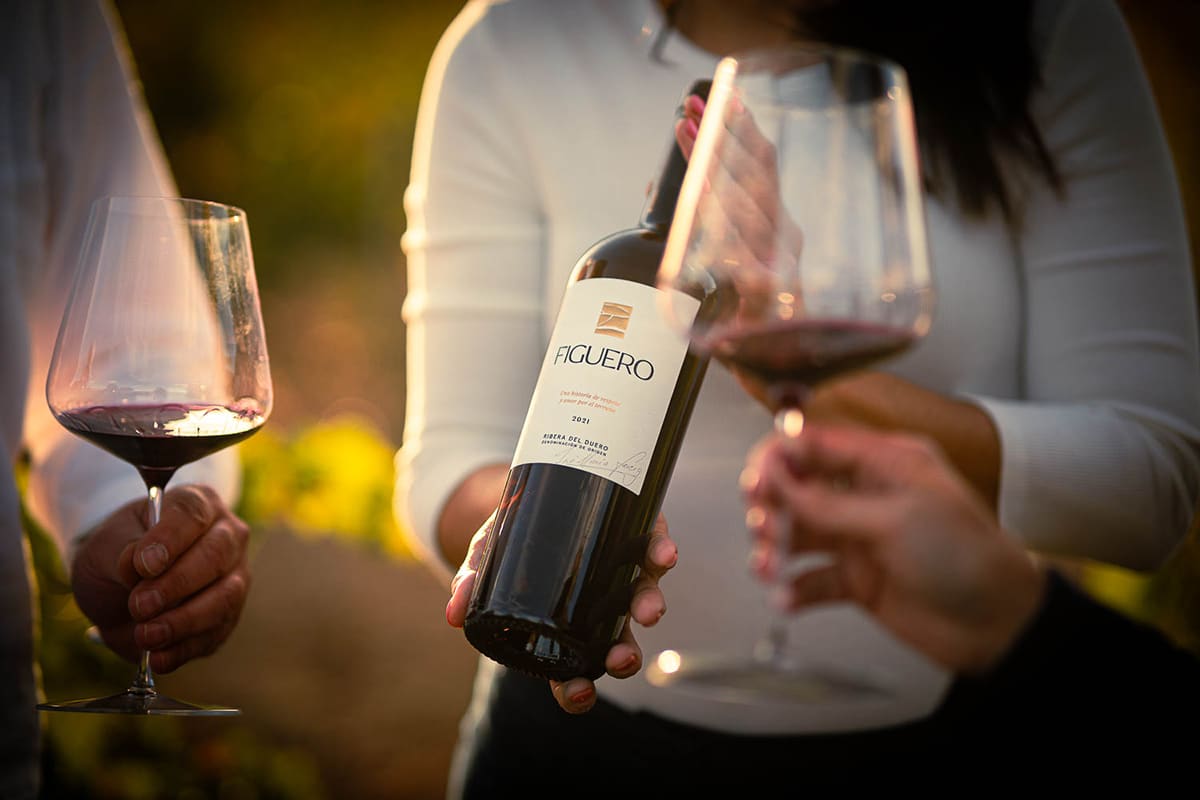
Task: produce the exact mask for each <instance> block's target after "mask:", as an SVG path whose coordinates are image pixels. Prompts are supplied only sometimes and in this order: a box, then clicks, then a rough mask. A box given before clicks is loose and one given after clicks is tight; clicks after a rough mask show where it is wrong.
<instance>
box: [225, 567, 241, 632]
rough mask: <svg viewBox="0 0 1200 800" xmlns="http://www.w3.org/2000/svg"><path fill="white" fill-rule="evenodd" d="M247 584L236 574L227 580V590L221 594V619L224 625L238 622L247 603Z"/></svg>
mask: <svg viewBox="0 0 1200 800" xmlns="http://www.w3.org/2000/svg"><path fill="white" fill-rule="evenodd" d="M246 588H247V587H246V582H245V580H244V579H243V578H242V576H241V575H239V574H237V573H234V574H233V575H230V576H229V577H228V578H227V579H226V590H225V591H224V592H222V593H221V619H222V622H224V623H233V622H236V621H237V619H238V617H240V616H241V614H242V607H243V606H244V605H245V603H246Z"/></svg>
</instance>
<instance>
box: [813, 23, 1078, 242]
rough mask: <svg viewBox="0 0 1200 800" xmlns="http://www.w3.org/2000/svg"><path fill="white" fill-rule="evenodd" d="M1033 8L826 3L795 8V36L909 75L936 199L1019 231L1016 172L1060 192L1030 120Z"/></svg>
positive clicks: (1034, 71) (1037, 73) (1034, 73)
mask: <svg viewBox="0 0 1200 800" xmlns="http://www.w3.org/2000/svg"><path fill="white" fill-rule="evenodd" d="M1033 5H1034V0H994V1H993V2H986V3H970V2H963V1H962V0H912V1H910V2H904V0H823V1H822V2H811V0H809V2H806V3H798V4H797V8H796V10H795V18H796V21H797V22H796V25H797V30H796V33H797V34H798V35H801V36H803V35H810V36H814V37H816V38H820V39H822V40H825V41H829V42H834V43H837V44H843V45H846V46H851V47H859V48H862V49H864V50H868V51H871V52H875V53H878V54H879V55H881V56H884V57H886V58H890V59H892V60H893V61H895V62H896V63H898V64H900V65H901V66H902V67H904V69H905V70H906V71H907V72H908V77H909V82H910V84H911V88H912V93H913V105H914V108H915V112H916V117H917V133H918V137H919V138H920V141H921V142H922V148H923V150H924V162H925V173H926V175H925V177H926V182H927V184H928V188H929V190H930V191H931V193H933V194H937V195H946V194H947V193H950V194H951V195H952V196H953V198H954V199H955V200H956V201H957V203H958V205H959V206H960V207H961V208H962V210H963V211H965V212H966V213H968V214H970V215H972V216H977V217H982V216H985V215H986V214H987V213H988V212H989V210H991V209H992V208H993V207H994V208H996V209H999V211H1000V212H1001V213H1002V214H1003V215H1004V217H1005V219H1006V220H1008V221H1009V222H1010V223H1016V222H1018V221H1019V220H1018V219H1017V216H1018V210H1017V198H1016V197H1015V191H1016V187H1015V186H1014V185H1013V181H1012V175H1011V173H1008V175H1006V172H1007V170H1006V167H1005V163H1004V162H1005V161H1006V160H1009V161H1012V162H1015V163H1016V164H1019V165H1022V166H1024V167H1026V168H1028V169H1029V170H1031V171H1032V172H1033V174H1034V175H1036V176H1040V177H1041V178H1042V179H1044V180H1045V181H1046V182H1047V183H1048V184H1049V185H1050V186H1052V187H1053V188H1054V189H1055V190H1056V191H1061V189H1062V180H1061V177H1060V175H1059V172H1058V168H1057V166H1056V165H1055V163H1054V159H1053V157H1052V156H1051V154H1050V151H1049V150H1047V149H1046V144H1045V142H1044V141H1043V139H1042V135H1041V132H1040V131H1039V130H1038V128H1037V125H1036V123H1035V122H1034V120H1033V117H1032V115H1031V114H1030V100H1031V98H1032V96H1033V93H1034V91H1035V90H1036V89H1037V87H1038V86H1039V85H1040V83H1041V64H1040V61H1039V54H1038V52H1037V50H1036V48H1035V46H1034V38H1033V37H1034V32H1033Z"/></svg>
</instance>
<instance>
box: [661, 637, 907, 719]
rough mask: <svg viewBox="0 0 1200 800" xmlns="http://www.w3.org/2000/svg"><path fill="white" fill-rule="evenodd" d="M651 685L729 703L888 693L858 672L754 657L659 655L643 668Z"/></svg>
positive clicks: (822, 700)
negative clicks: (843, 671) (853, 672)
mask: <svg viewBox="0 0 1200 800" xmlns="http://www.w3.org/2000/svg"><path fill="white" fill-rule="evenodd" d="M646 679H647V680H648V681H649V682H650V683H651V684H653V685H655V686H661V687H668V686H669V687H672V688H675V689H679V690H681V691H687V692H693V693H697V694H703V695H705V696H707V697H716V698H719V699H720V700H722V701H725V702H730V703H739V704H748V705H768V704H778V703H790V704H797V705H823V704H830V703H845V702H855V701H872V700H874V701H878V700H881V699H883V698H886V697H887V696H888V695H889V692H888V691H887V690H886V689H885V688H883V687H882V686H880V685H878V684H877V683H875V682H873V681H871V680H869V679H867V678H865V677H861V676H855V675H850V674H845V673H839V672H837V671H835V670H833V669H831V668H825V667H819V666H815V665H803V666H802V665H797V664H791V663H788V662H785V661H778V660H762V659H757V658H744V659H731V658H728V657H723V656H707V657H706V656H701V655H683V654H680V653H677V652H675V651H673V650H668V651H665V652H663V653H660V654H659V656H658V658H656V659H654V660H653V661H651V663H650V664H649V666H647V668H646Z"/></svg>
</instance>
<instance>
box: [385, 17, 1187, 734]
mask: <svg viewBox="0 0 1200 800" xmlns="http://www.w3.org/2000/svg"><path fill="white" fill-rule="evenodd" d="M1037 20H1038V41H1039V42H1040V43H1041V50H1042V64H1043V71H1044V75H1043V77H1044V86H1043V87H1042V88H1041V89H1040V90H1039V91H1038V92H1037V93H1036V97H1035V101H1034V107H1033V113H1034V117H1035V119H1036V121H1037V123H1038V125H1039V126H1040V128H1041V131H1042V133H1043V135H1044V137H1045V141H1046V144H1047V146H1048V147H1049V149H1050V152H1051V153H1052V154H1053V156H1054V158H1055V159H1056V161H1057V163H1058V166H1059V169H1060V170H1061V172H1062V175H1063V178H1064V180H1065V184H1066V195H1065V199H1064V200H1060V199H1059V198H1058V197H1057V196H1056V195H1055V194H1054V192H1053V191H1052V189H1051V188H1049V187H1048V186H1046V185H1045V184H1044V183H1036V182H1035V183H1031V184H1030V187H1029V189H1028V192H1027V194H1026V195H1025V196H1024V197H1023V199H1022V210H1023V212H1024V226H1023V228H1021V229H1020V232H1019V233H1018V234H1014V233H1013V232H1012V231H1011V230H1010V229H1009V228H1008V227H1007V226H1006V225H1005V224H1004V223H1003V221H1002V220H1000V219H999V218H994V219H988V220H983V221H980V220H974V219H969V218H966V217H964V216H963V215H962V214H961V213H959V212H958V211H957V210H956V208H955V207H953V206H952V205H949V204H947V203H943V202H940V201H938V200H937V199H934V198H929V199H928V203H927V217H928V224H929V234H930V247H931V253H932V258H933V267H934V275H935V281H936V285H937V291H938V298H939V299H938V310H937V314H936V319H935V322H934V325H933V329H932V331H931V333H930V334H929V336H928V337H927V338H926V339H925V340H924V341H923V342H922V343H921V344H920V345H919V346H918V347H917V348H916V349H914V350H913V351H912V352H911V353H909V354H907V355H905V356H903V357H902V358H900V359H898V360H896V361H895V362H894V363H891V364H889V365H887V366H886V367H885V368H886V369H888V370H890V371H892V372H894V373H896V374H898V375H900V376H903V377H904V378H907V379H909V380H911V381H913V382H915V383H917V384H919V385H921V386H924V387H927V388H929V389H932V390H935V391H939V392H942V393H944V394H946V395H949V396H956V397H962V398H971V399H973V400H974V401H975V402H977V403H978V404H979V405H980V406H982V407H983V408H984V409H985V410H986V411H987V413H988V414H990V415H991V417H992V419H993V420H994V422H995V424H996V427H997V429H998V432H999V436H1000V442H1001V450H1002V462H1003V463H1002V473H1001V480H1000V496H999V513H1000V517H1001V521H1002V522H1003V524H1004V525H1005V526H1006V527H1008V528H1010V529H1011V530H1014V531H1015V532H1017V534H1018V535H1020V536H1021V537H1023V539H1024V540H1025V542H1026V543H1027V544H1028V546H1029V547H1030V548H1032V549H1034V550H1040V551H1047V552H1054V553H1065V554H1073V555H1079V556H1087V557H1091V558H1095V559H1100V560H1104V561H1109V562H1113V563H1116V564H1123V565H1126V566H1130V567H1134V568H1153V567H1154V566H1156V565H1157V564H1159V563H1160V562H1161V560H1162V559H1163V558H1165V557H1166V555H1167V554H1169V553H1170V552H1171V550H1172V548H1173V547H1174V546H1175V545H1176V543H1177V542H1178V541H1179V540H1180V539H1181V537H1182V536H1183V535H1184V534H1185V533H1186V530H1187V527H1188V524H1189V521H1190V518H1191V515H1192V512H1193V508H1194V505H1195V502H1196V499H1197V493H1198V485H1200V359H1198V356H1197V325H1196V309H1195V307H1194V297H1195V295H1194V292H1193V286H1192V275H1191V272H1190V258H1189V253H1188V244H1187V240H1186V234H1185V228H1184V225H1183V217H1182V210H1181V203H1180V198H1179V192H1178V187H1177V185H1176V179H1175V175H1174V172H1173V167H1172V164H1171V160H1170V156H1169V153H1168V150H1167V147H1166V143H1165V138H1164V136H1163V132H1162V129H1161V125H1160V123H1159V120H1158V117H1157V113H1156V109H1155V107H1154V103H1153V99H1152V96H1151V93H1150V90H1149V87H1148V84H1147V81H1146V78H1145V75H1144V72H1143V70H1142V67H1141V64H1140V62H1139V60H1138V56H1137V53H1136V50H1135V48H1134V44H1133V41H1132V38H1131V37H1130V35H1129V32H1128V30H1127V28H1126V27H1125V25H1124V22H1123V20H1122V18H1121V16H1120V13H1119V11H1118V9H1117V8H1116V6H1115V5H1114V4H1113V3H1110V2H1082V0H1065V2H1042V3H1039V4H1038V9H1037ZM643 27H649V28H650V29H657V28H659V27H661V19H660V18H659V14H658V11H657V4H656V3H654V2H652V1H651V0H606V2H561V1H560V0H509V2H471V3H469V4H468V5H467V7H466V8H465V9H464V10H463V11H462V13H461V14H460V16H459V17H458V19H457V20H456V21H455V22H454V23H453V25H452V26H451V28H450V29H449V30H448V31H447V32H446V34H445V37H444V38H443V40H442V42H441V43H440V45H439V47H438V49H437V51H436V53H435V55H434V58H433V60H432V63H431V65H430V70H429V73H428V76H427V79H426V86H425V90H424V94H423V96H422V100H421V109H420V115H419V120H418V129H417V137H416V143H415V155H414V164H413V172H412V183H411V186H410V188H409V190H408V194H407V197H406V207H407V210H408V214H409V230H408V232H407V233H406V235H405V241H404V244H405V251H406V253H407V256H408V277H409V283H408V296H407V298H406V300H405V304H404V318H405V321H406V322H407V325H408V329H407V332H408V348H409V349H408V371H409V378H408V392H409V394H408V406H407V408H408V417H407V420H406V425H405V431H404V442H403V446H402V449H401V450H400V453H399V455H398V459H397V464H398V471H399V477H398V484H397V495H396V505H397V513H398V514H399V516H400V518H401V519H402V521H403V522H404V524H405V525H406V526H407V527H408V528H409V529H410V530H411V531H412V532H413V533H414V534H415V535H416V537H417V538H418V539H419V540H420V541H421V542H423V543H424V548H425V549H426V550H427V551H428V553H429V557H430V560H431V561H436V560H437V559H438V556H437V555H436V553H437V545H436V527H437V525H436V523H437V519H438V516H439V514H440V513H441V510H442V507H443V505H444V504H445V502H446V500H447V498H448V496H449V495H450V493H451V492H452V491H453V490H454V489H455V487H456V486H457V485H458V484H459V483H460V482H461V481H462V480H463V479H464V478H465V477H466V476H467V475H468V474H469V473H470V472H471V471H472V470H474V469H475V468H477V467H480V466H483V465H485V464H492V463H507V462H508V461H509V459H510V458H511V456H512V453H513V446H514V444H515V442H516V440H517V436H518V434H519V432H520V428H521V424H522V421H523V419H524V416H525V411H526V409H527V407H528V402H529V397H530V394H531V391H532V389H533V386H534V383H535V381H536V378H537V371H538V368H539V365H540V363H541V359H542V356H543V354H544V348H545V344H546V341H547V338H548V336H549V332H550V330H551V327H552V325H553V323H554V318H555V313H556V311H557V309H558V306H559V301H560V298H561V296H562V292H563V289H564V286H565V283H566V280H567V277H568V275H569V273H570V271H571V269H572V266H573V264H574V263H575V260H576V258H577V257H578V256H579V255H580V254H581V253H582V252H583V251H584V250H585V249H586V248H587V247H588V246H589V245H591V244H592V243H593V242H595V241H596V240H598V239H599V238H601V237H602V236H604V235H606V234H608V233H610V232H612V231H615V230H619V229H622V228H627V227H631V226H632V225H633V224H634V223H635V222H636V220H637V217H638V213H639V210H640V208H641V204H642V200H643V195H642V189H643V188H644V187H645V186H646V184H647V181H648V180H649V179H650V178H651V177H652V176H653V175H655V174H656V172H657V169H658V164H659V159H660V158H661V157H662V155H663V153H664V152H665V147H666V146H667V144H668V142H669V140H670V136H671V124H672V114H673V111H674V108H675V106H676V105H677V103H678V102H679V100H680V96H681V93H682V92H683V91H684V89H685V88H686V87H687V86H688V85H689V84H690V82H691V81H692V80H694V79H696V78H700V77H710V76H711V75H712V73H713V69H714V67H715V65H716V58H715V57H714V56H713V55H711V54H709V53H706V52H704V51H701V50H699V49H697V48H696V47H694V46H692V45H691V44H690V43H689V42H688V41H686V40H685V39H683V38H681V37H680V36H678V35H670V38H669V39H668V41H667V42H666V47H665V48H664V51H663V60H664V61H665V62H666V63H656V62H655V61H653V60H652V59H651V58H650V56H649V48H650V38H649V37H648V36H646V35H644V34H643V33H641V31H642V29H643ZM769 426H770V420H769V417H768V415H767V412H766V411H765V410H764V409H763V408H761V407H760V406H759V405H758V404H757V403H756V402H755V401H754V400H752V399H750V398H749V397H747V396H746V394H745V393H744V392H743V391H742V390H741V389H740V388H739V387H738V386H737V384H736V383H735V382H734V381H733V380H732V379H731V378H730V376H729V375H728V373H727V372H726V371H725V370H723V369H721V368H720V367H718V366H715V365H714V366H713V367H712V368H711V369H710V370H709V372H708V376H707V377H706V379H705V385H704V387H703V389H702V391H701V394H700V398H699V401H698V402H697V404H696V408H695V411H694V414H693V417H692V421H691V424H690V427H689V431H688V434H687V437H686V440H685V443H684V446H683V450H682V452H681V455H680V457H679V461H678V464H677V466H676V469H675V473H674V476H673V479H672V482H671V486H670V489H669V491H668V494H667V498H666V502H665V505H664V513H665V515H666V517H667V520H668V522H669V524H670V529H671V533H672V536H673V537H674V538H675V539H676V541H677V542H678V545H679V549H680V560H679V565H678V566H677V567H676V568H675V569H674V570H672V572H671V573H670V574H669V575H668V576H667V577H666V578H665V579H664V581H663V590H664V593H665V595H666V598H667V605H668V608H669V612H668V613H667V615H666V616H665V617H664V618H663V620H662V621H661V622H660V623H659V624H658V625H657V626H656V627H654V628H652V629H647V630H639V631H638V632H637V636H638V640H639V643H640V644H641V646H642V649H643V651H644V652H645V653H646V654H647V657H651V656H653V655H654V654H655V653H657V652H658V651H660V650H662V649H664V648H674V649H680V650H684V649H693V650H695V649H698V650H713V649H721V650H724V651H726V652H733V653H746V652H749V650H750V648H751V647H752V645H753V643H754V641H755V639H756V638H757V637H758V636H759V635H760V634H761V632H762V629H763V627H764V626H765V624H766V611H765V604H764V597H765V591H764V589H763V587H762V586H761V585H760V584H758V583H757V582H756V581H755V580H754V579H753V578H752V577H751V575H750V574H749V570H748V569H747V567H746V558H747V555H748V539H747V537H746V535H745V533H744V523H743V513H744V509H743V505H742V502H741V499H740V497H739V493H738V487H737V479H738V474H739V472H740V471H741V469H742V467H743V465H744V459H745V456H746V453H747V450H748V449H749V448H750V447H751V445H752V444H753V443H754V442H755V441H757V440H758V439H759V438H760V437H761V436H763V435H764V434H765V433H766V432H767V431H768V429H769ZM455 566H456V565H455ZM790 635H791V637H792V640H793V641H794V642H796V643H797V646H798V648H800V650H801V651H802V652H804V653H807V654H809V655H810V656H811V657H812V658H814V659H815V660H816V661H818V662H825V663H829V664H831V665H835V666H841V667H844V668H850V669H856V670H859V671H861V672H863V673H865V674H866V675H867V677H874V678H876V679H878V680H879V681H881V682H883V683H884V684H885V685H887V686H889V687H892V689H893V690H894V691H893V694H892V695H891V696H889V697H887V698H882V699H880V700H879V701H878V702H875V701H867V702H859V703H833V704H829V705H820V704H817V705H787V704H772V705H769V706H768V705H764V706H761V707H750V708H747V707H744V706H741V705H727V704H723V703H721V702H720V701H719V700H718V699H717V698H716V697H713V696H709V697H703V696H700V697H697V696H694V695H692V694H684V693H682V692H678V691H675V690H671V689H657V688H654V687H652V686H651V685H649V684H648V683H647V682H646V681H645V679H644V677H643V676H642V675H638V676H636V677H634V678H631V679H628V680H623V681H618V680H614V679H611V678H603V679H601V680H600V681H599V682H598V684H597V687H598V690H599V692H600V694H601V696H603V697H606V698H608V699H610V700H612V701H614V702H616V703H618V704H620V705H622V706H624V707H626V708H631V709H638V708H642V709H647V710H650V711H653V712H655V713H658V714H661V715H664V716H667V717H670V718H672V719H675V720H679V721H683V722H687V723H692V724H696V725H702V726H708V727H712V728H717V729H721V730H726V731H738V732H753V733H785V732H787V733H799V732H816V731H838V730H852V729H861V728H869V727H875V726H880V725H887V724H892V723H897V722H901V721H904V720H908V719H912V718H915V717H919V716H921V715H923V714H925V713H927V712H928V711H929V710H931V709H932V708H933V707H934V706H935V705H936V704H937V702H938V700H939V699H940V697H941V695H942V693H943V691H944V688H945V686H946V685H947V676H946V675H945V674H944V673H943V672H942V671H940V670H938V669H936V668H935V667H934V666H933V665H931V664H930V663H929V662H928V661H927V660H926V659H924V658H922V657H921V656H919V655H918V654H917V653H915V652H914V651H912V650H910V649H909V648H907V647H906V646H904V645H902V644H901V643H899V642H898V641H897V640H895V639H894V638H893V637H892V636H890V635H889V634H887V633H886V632H885V631H883V630H882V629H880V628H879V626H877V625H876V624H875V623H873V622H872V621H871V619H870V618H869V617H868V616H867V615H866V614H865V613H863V612H861V611H859V610H857V609H856V608H853V607H850V606H845V605H839V606H832V607H827V608H823V609H821V610H817V611H810V612H806V613H803V614H800V615H798V616H796V617H795V619H794V621H793V622H792V623H791V631H790ZM489 672H490V666H489V665H488V664H485V665H484V669H482V670H481V673H480V684H479V685H483V684H486V682H487V679H488V674H489ZM477 692H478V689H477ZM479 694H480V695H481V693H479Z"/></svg>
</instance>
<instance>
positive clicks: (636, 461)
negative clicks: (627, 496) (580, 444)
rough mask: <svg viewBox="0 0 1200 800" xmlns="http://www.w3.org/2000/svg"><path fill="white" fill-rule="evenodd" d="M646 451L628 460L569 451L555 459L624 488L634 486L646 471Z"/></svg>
mask: <svg viewBox="0 0 1200 800" xmlns="http://www.w3.org/2000/svg"><path fill="white" fill-rule="evenodd" d="M649 455H650V454H649V453H647V452H646V451H645V450H642V451H641V452H638V453H634V454H633V455H632V456H629V457H628V458H613V457H612V456H602V455H596V454H594V453H588V452H577V451H576V452H572V451H567V452H565V453H561V454H560V455H559V456H558V457H557V458H555V459H554V463H556V464H562V465H563V466H564V467H577V468H578V469H582V470H585V471H587V472H590V473H592V474H593V475H600V476H601V477H604V478H608V479H609V480H610V481H612V482H613V483H619V484H620V485H622V486H626V487H628V486H633V485H634V484H636V483H637V482H638V479H639V478H641V477H642V473H643V472H644V471H645V462H646V459H647V458H648V457H649Z"/></svg>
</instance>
